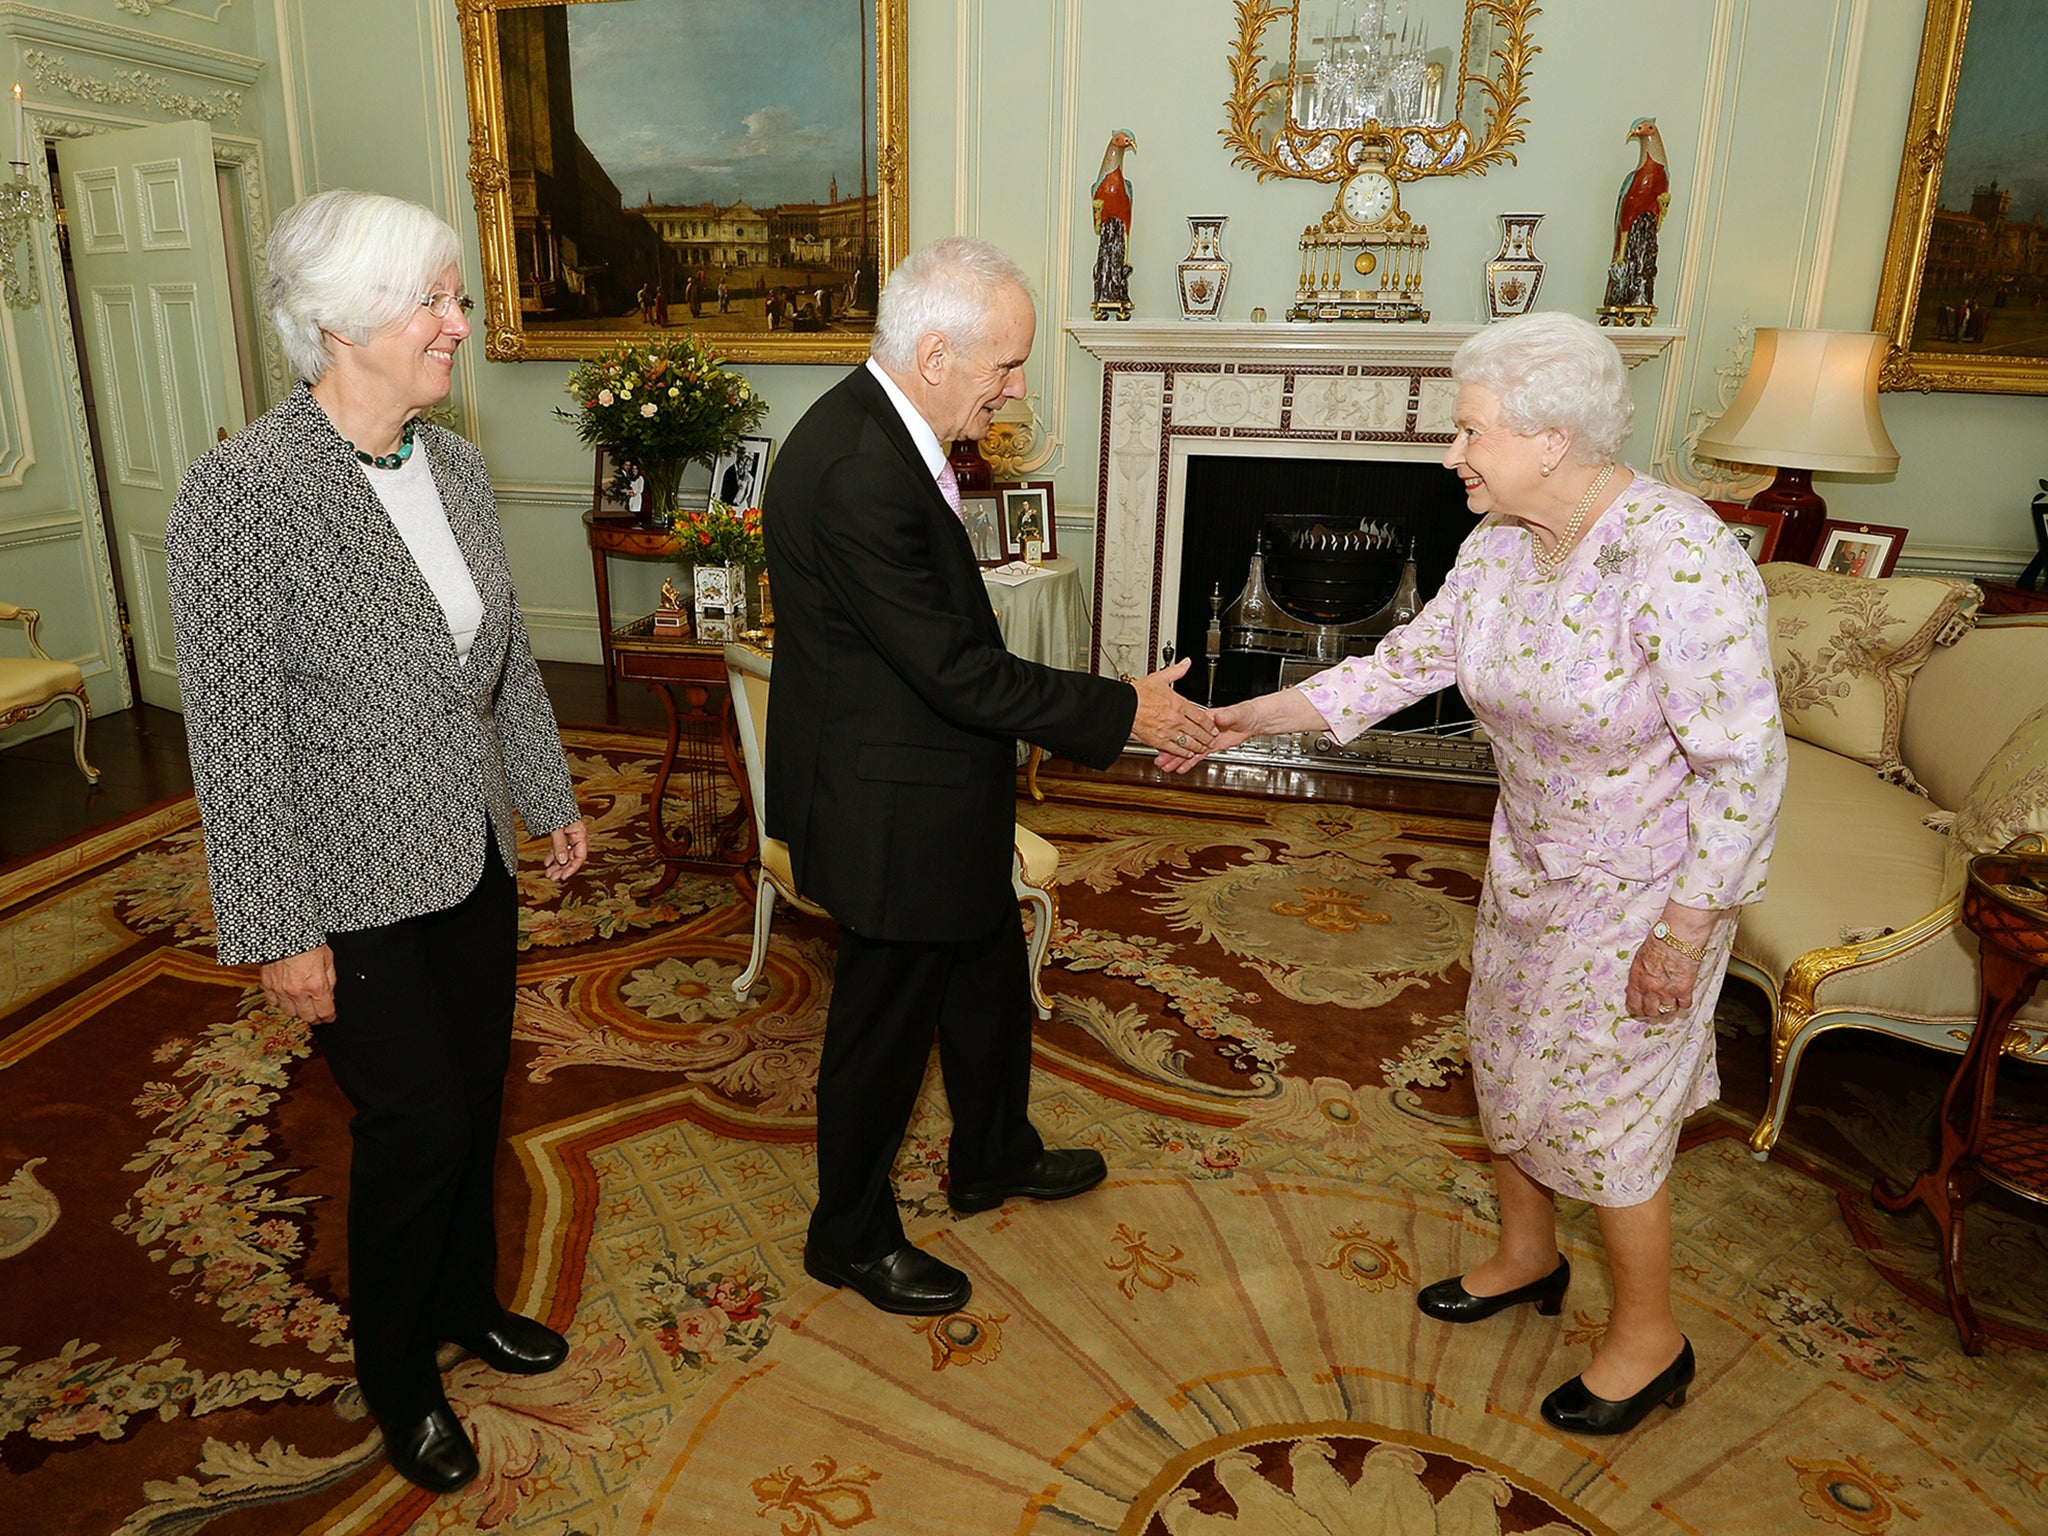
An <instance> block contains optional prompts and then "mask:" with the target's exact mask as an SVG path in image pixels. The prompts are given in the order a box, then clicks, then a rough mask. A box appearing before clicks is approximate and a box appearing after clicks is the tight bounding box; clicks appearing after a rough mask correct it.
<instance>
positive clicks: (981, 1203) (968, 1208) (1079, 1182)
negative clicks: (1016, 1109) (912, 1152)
mask: <svg viewBox="0 0 2048 1536" xmlns="http://www.w3.org/2000/svg"><path fill="white" fill-rule="evenodd" d="M1108 1177H1109V1165H1108V1164H1107V1163H1105V1162H1103V1160H1102V1154H1101V1153H1100V1152H1090V1151H1087V1150H1086V1149H1085V1148H1080V1147H1069V1148H1067V1149H1065V1150H1063V1151H1058V1152H1054V1151H1051V1150H1047V1151H1044V1152H1041V1153H1039V1154H1038V1161H1037V1162H1035V1163H1032V1164H1031V1165H1030V1166H1029V1167H1026V1168H1020V1169H1018V1170H1017V1171H1016V1172H1015V1173H1013V1174H1011V1175H1010V1176H1009V1177H1007V1178H997V1179H980V1180H977V1181H976V1182H975V1183H972V1184H955V1185H954V1186H953V1187H952V1188H951V1189H950V1190H949V1191H947V1194H946V1199H947V1201H948V1203H949V1204H951V1205H952V1207H953V1209H954V1210H956V1211H965V1212H973V1211H992V1210H994V1209H995V1208H996V1207H997V1206H999V1205H1001V1204H1002V1203H1003V1202H1004V1201H1005V1200H1014V1199H1017V1198H1018V1197H1019V1196H1022V1197H1023V1198H1025V1199H1027V1200H1065V1199H1066V1198H1068V1197H1069V1196H1070V1195H1078V1194H1080V1193H1081V1191H1083V1190H1084V1189H1093V1188H1094V1187H1095V1186H1096V1185H1098V1184H1100V1183H1101V1182H1102V1181H1103V1180H1104V1179H1106V1178H1108Z"/></svg>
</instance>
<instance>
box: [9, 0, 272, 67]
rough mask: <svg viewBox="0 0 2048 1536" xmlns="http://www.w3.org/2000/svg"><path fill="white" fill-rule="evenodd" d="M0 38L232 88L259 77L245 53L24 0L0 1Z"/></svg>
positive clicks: (256, 62)
mask: <svg viewBox="0 0 2048 1536" xmlns="http://www.w3.org/2000/svg"><path fill="white" fill-rule="evenodd" d="M0 32H4V33H6V34H7V35H8V36H9V37H12V38H15V39H16V40H17V41H19V42H22V43H48V44H50V45H51V46H53V47H58V48H71V49H76V50H78V51H81V52H85V53H91V54H96V55H98V56H100V57H102V58H107V59H124V60H126V61H128V62H129V63H131V64H148V65H154V66H155V67H157V68H159V69H176V70H186V71H190V72H192V73H195V74H201V75H206V76H209V77H211V78H213V79H216V80H226V81H228V82H229V83H230V84H233V85H254V84H255V83H256V81H257V79H258V78H259V77H260V76H261V75H262V73H263V61H262V60H261V59H258V58H254V57H252V56H251V55H249V54H246V53H236V52H234V51H233V50H232V49H227V48H215V47H211V46H210V45H208V44H206V43H188V42H185V41H183V40H181V39H179V38H175V37H166V36H164V35H162V34H160V33H155V32H139V31H137V30H136V29H135V28H134V27H127V26H122V25H121V24H120V23H118V22H112V21H97V20H94V19H92V18H90V17H85V16H77V15H72V14H69V13H67V12H64V11H53V10H50V9H48V8H47V7H45V6H40V5H30V4H26V3H25V0H0Z"/></svg>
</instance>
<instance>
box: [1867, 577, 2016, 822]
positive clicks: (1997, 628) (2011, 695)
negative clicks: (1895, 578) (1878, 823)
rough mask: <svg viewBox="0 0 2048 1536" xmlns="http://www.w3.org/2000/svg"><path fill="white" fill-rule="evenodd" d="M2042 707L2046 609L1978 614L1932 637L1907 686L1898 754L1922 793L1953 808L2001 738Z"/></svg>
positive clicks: (1974, 779)
mask: <svg viewBox="0 0 2048 1536" xmlns="http://www.w3.org/2000/svg"><path fill="white" fill-rule="evenodd" d="M2042 708H2048V613H2040V614H2029V615H2026V616H2024V617H2018V616H2012V615H2000V616H1997V617H1993V618H1986V619H1980V620H1978V622H1977V624H1976V627H1975V628H1973V629H1972V630H1971V631H1970V632H1969V633H1968V634H1967V635H1965V636H1963V638H1962V639H1960V640H1958V641H1957V642H1956V643H1955V644H1954V645H1937V646H1936V647H1935V648H1934V654H1933V655H1932V656H1929V657H1928V658H1927V665H1926V666H1924V667H1922V668H1921V669H1920V670H1919V671H1918V672H1916V673H1914V674H1913V686H1912V687H1911V688H1909V689H1908V690H1907V691H1906V723H1905V726H1904V727H1903V728H1902V729H1901V730H1900V732H1899V756H1900V757H1901V758H1903V759H1904V760H1905V764H1906V766H1907V767H1908V768H1910V769H1912V770H1913V777H1914V778H1916V779H1918V780H1919V781H1920V786H1921V788H1923V789H1925V790H1926V791H1927V794H1928V798H1929V799H1931V800H1933V801H1934V803H1935V804H1936V805H1941V806H1946V807H1948V809H1950V810H1954V809H1955V808H1956V807H1957V806H1959V805H1961V804H1962V803H1963V796H1965V795H1967V794H1968V793H1969V792H1970V786H1971V785H1972V784H1974V783H1976V782H1977V775H1978V774H1980V773H1982V772H1983V771H1984V765H1985V764H1986V763H1988V762H1990V761H1991V754H1992V753H1994V752H1996V751H1997V750H1998V749H1999V747H2000V745H2002V744H2003V743H2004V741H2005V738H2006V737H2008V736H2010V735H2011V734H2012V733H2013V731H2014V730H2015V729H2016V728H2017V727H2018V725H2019V723H2020V722H2021V721H2022V720H2024V719H2026V718H2027V716H2029V715H2031V714H2032V713H2033V712H2034V711H2035V710H2037V709H2042Z"/></svg>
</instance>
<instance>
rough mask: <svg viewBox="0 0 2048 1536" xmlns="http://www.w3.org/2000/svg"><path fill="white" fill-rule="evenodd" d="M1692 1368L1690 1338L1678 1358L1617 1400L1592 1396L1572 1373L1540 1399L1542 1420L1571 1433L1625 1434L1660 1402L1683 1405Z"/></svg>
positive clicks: (1580, 1380)
mask: <svg viewBox="0 0 2048 1536" xmlns="http://www.w3.org/2000/svg"><path fill="white" fill-rule="evenodd" d="M1693 1368H1694V1361H1693V1355H1692V1340H1691V1339H1687V1340H1686V1341H1685V1344H1684V1347H1683V1348H1681V1349H1680V1350H1679V1351H1678V1358H1677V1359H1676V1360H1674V1361H1672V1362H1671V1363H1670V1364H1669V1365H1667V1366H1665V1367H1664V1369H1663V1370H1661V1371H1659V1372H1658V1373H1657V1374H1656V1375H1655V1376H1652V1377H1651V1378H1650V1384H1649V1385H1648V1386H1646V1387H1644V1388H1643V1390H1642V1391H1640V1392H1638V1393H1636V1394H1635V1396H1633V1397H1624V1398H1622V1399H1621V1400H1620V1401H1619V1402H1616V1401H1615V1400H1613V1399H1611V1398H1605V1397H1596V1396H1594V1395H1593V1393H1591V1392H1589V1391H1587V1390H1586V1379H1585V1377H1583V1376H1574V1377H1573V1378H1572V1379H1571V1380H1570V1381H1568V1382H1566V1383H1565V1384H1564V1385H1563V1386H1561V1387H1559V1388H1558V1389H1557V1390H1556V1391H1555V1392H1553V1393H1551V1394H1550V1396H1548V1397H1546V1398H1545V1399H1543V1422H1544V1423H1546V1424H1548V1425H1550V1426H1552V1427H1553V1428H1555V1429H1562V1430H1565V1431H1567V1432H1568V1433H1570V1434H1574V1435H1623V1434H1627V1433H1628V1432H1629V1431H1630V1430H1632V1429H1634V1428H1635V1427H1636V1426H1637V1425H1638V1424H1640V1423H1642V1422H1643V1419H1644V1418H1645V1417H1646V1416H1647V1415H1648V1414H1649V1412H1650V1410H1651V1409H1652V1408H1654V1407H1656V1406H1657V1405H1658V1404H1659V1403H1663V1404H1664V1405H1665V1406H1667V1407H1670V1408H1683V1407H1684V1406H1685V1393H1686V1389H1687V1388H1688V1387H1690V1386H1691V1385H1692V1377H1693Z"/></svg>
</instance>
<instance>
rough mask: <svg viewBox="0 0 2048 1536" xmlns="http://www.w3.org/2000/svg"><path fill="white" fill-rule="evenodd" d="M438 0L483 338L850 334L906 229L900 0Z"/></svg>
mask: <svg viewBox="0 0 2048 1536" xmlns="http://www.w3.org/2000/svg"><path fill="white" fill-rule="evenodd" d="M458 9H459V11H460V13H461V17H462V61H463V76H464V80H465V83H466V85H467V88H468V94H469V132H470V158H469V180H470V186H471V188H472V190H473V192H474V194H475V198H476V216H477V246H478V254H479V256H480V258H481V260H482V264H483V278H484V281H483V301H484V302H483V308H484V312H483V315H482V316H481V317H480V318H481V321H482V324H481V326H480V329H481V330H482V331H483V333H484V337H483V339H484V353H485V355H486V356H487V357H490V358H492V359H494V360H497V361H504V362H516V361H519V360H521V359H524V358H583V357H589V356H590V355H591V354H592V353H594V352H596V351H597V349H598V348H599V347H601V346H604V345H607V344H612V343H616V342H618V341H619V340H621V339H622V333H630V332H634V331H646V330H671V329H689V330H692V331H695V332H698V333H699V334H700V335H701V336H702V337H703V339H704V340H706V341H707V342H709V343H711V344H712V345H713V346H715V347H716V348H717V349H718V350H719V352H720V353H722V354H723V355H724V356H725V357H727V358H728V359H730V360H731V361H733V362H739V363H775V362H793V363H857V362H859V361H860V360H861V359H862V358H864V357H866V356H867V352H868V337H869V335H870V334H871V333H872V331H873V329H874V316H875V298H876V294H877V293H878V292H879V289H880V285H881V281H882V278H883V277H884V276H885V275H886V274H887V273H888V272H889V270H890V269H891V268H892V267H893V266H895V264H896V263H897V262H898V261H899V260H901V259H902V257H903V255H904V254H905V252H906V251H907V250H908V249H909V247H908V243H907V238H906V237H907V232H908V229H909V194H908V178H907V175H906V172H905V167H904V161H903V154H902V149H901V146H902V145H904V144H906V143H908V142H909V113H908V105H907V103H908V96H907V92H906V85H907V76H908V51H907V35H906V32H907V18H908V14H909V10H910V0H853V3H850V4H835V5H830V6H809V7H805V8H803V11H802V20H801V22H800V23H799V22H797V21H795V20H793V19H792V17H791V15H790V13H789V12H788V10H787V8H785V7H776V6H764V5H760V4H758V3H757V0H689V3H688V4H679V3H677V0H602V3H599V0H566V3H565V0H555V3H546V0H463V3H462V4H461V5H460V6H459V7H458ZM792 27H794V28H795V30H794V31H792Z"/></svg>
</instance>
